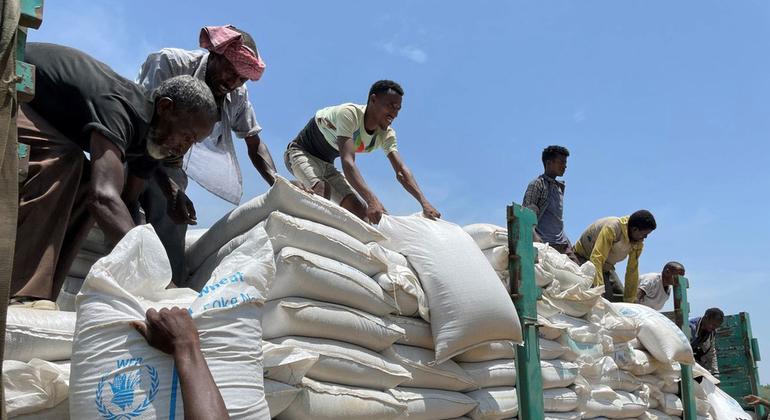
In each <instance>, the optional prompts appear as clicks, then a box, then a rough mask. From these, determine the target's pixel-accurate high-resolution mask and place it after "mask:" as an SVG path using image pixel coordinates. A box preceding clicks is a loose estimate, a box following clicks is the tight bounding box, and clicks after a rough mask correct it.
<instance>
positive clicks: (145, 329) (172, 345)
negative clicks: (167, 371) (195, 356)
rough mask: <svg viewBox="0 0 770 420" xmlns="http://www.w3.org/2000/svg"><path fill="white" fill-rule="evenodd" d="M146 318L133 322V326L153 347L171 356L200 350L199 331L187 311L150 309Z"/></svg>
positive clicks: (175, 308) (174, 308)
mask: <svg viewBox="0 0 770 420" xmlns="http://www.w3.org/2000/svg"><path fill="white" fill-rule="evenodd" d="M146 317H147V320H146V321H144V322H142V321H132V322H131V326H133V327H134V328H135V329H136V330H137V331H139V334H142V336H143V337H144V338H145V340H147V343H148V344H149V345H151V346H152V347H154V348H156V349H158V350H160V351H162V352H164V353H167V354H170V355H175V354H178V353H179V352H185V351H189V350H199V349H200V340H199V338H198V329H197V328H196V327H195V323H194V322H193V320H192V317H191V316H190V313H189V312H187V310H186V309H182V308H177V307H173V308H171V309H168V308H163V309H161V310H160V312H159V311H156V310H155V309H148V310H147V314H146Z"/></svg>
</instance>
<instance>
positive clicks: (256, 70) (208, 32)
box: [200, 25, 265, 81]
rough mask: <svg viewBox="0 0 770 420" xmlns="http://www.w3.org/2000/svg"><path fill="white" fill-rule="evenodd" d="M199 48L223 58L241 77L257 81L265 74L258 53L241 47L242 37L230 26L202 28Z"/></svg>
mask: <svg viewBox="0 0 770 420" xmlns="http://www.w3.org/2000/svg"><path fill="white" fill-rule="evenodd" d="M200 46H201V48H205V49H207V50H209V51H211V52H214V53H217V54H219V55H222V56H224V57H225V58H226V59H227V61H229V62H230V63H231V64H232V65H233V67H235V70H236V71H237V72H238V74H240V75H241V76H242V77H245V78H247V79H249V80H255V81H256V80H259V78H260V77H262V73H264V72H265V63H264V62H263V61H262V58H260V57H259V51H252V50H251V48H249V47H247V46H245V45H243V37H242V36H241V34H240V33H239V32H238V31H236V30H235V29H234V27H233V26H232V25H225V26H204V27H203V28H202V29H201V35H200Z"/></svg>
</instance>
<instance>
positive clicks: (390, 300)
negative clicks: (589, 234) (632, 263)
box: [4, 179, 741, 420]
mask: <svg viewBox="0 0 770 420" xmlns="http://www.w3.org/2000/svg"><path fill="white" fill-rule="evenodd" d="M535 246H536V248H537V250H538V255H539V259H538V262H537V264H536V267H535V274H536V282H537V284H538V285H539V286H540V287H542V288H543V298H542V300H541V301H539V303H538V319H539V321H540V323H541V327H540V339H539V344H540V358H541V362H540V368H541V373H542V377H543V390H542V392H543V398H544V403H545V409H546V415H545V418H546V419H604V418H612V419H625V418H640V419H658V420H664V419H676V418H679V416H681V414H682V404H681V400H680V399H679V397H678V395H677V394H678V392H679V391H678V388H679V387H678V382H679V379H680V373H679V371H678V368H677V367H678V363H689V364H692V363H693V360H692V351H691V350H690V348H689V343H687V341H686V339H683V338H682V337H683V336H681V332H679V331H678V329H677V328H676V327H675V326H674V325H673V324H672V323H671V322H669V321H668V320H667V319H665V317H662V316H661V315H659V314H656V313H650V312H649V311H647V310H646V308H641V307H639V306H637V305H625V304H618V305H614V304H610V303H608V302H607V301H605V300H604V299H602V298H601V293H602V291H603V288H592V287H591V282H592V280H591V279H592V278H593V271H592V270H593V266H592V265H591V264H590V263H587V264H586V265H584V266H582V267H580V266H577V265H576V264H574V263H572V262H571V261H570V260H569V259H567V258H566V257H565V256H563V255H561V254H559V253H558V252H556V251H555V250H553V249H551V248H550V247H548V246H547V245H542V244H536V245H535ZM186 249H187V258H188V267H189V268H190V269H191V272H190V276H189V280H188V284H187V286H188V287H190V288H179V289H168V290H167V289H165V286H166V284H168V282H169V280H170V277H171V270H170V267H169V264H168V260H167V259H166V258H165V253H164V252H163V248H162V245H161V244H160V242H159V240H158V239H157V236H155V234H154V232H153V230H152V228H151V227H150V226H141V227H137V228H135V229H134V230H132V231H131V232H130V233H129V234H128V235H127V236H126V237H125V238H124V239H123V241H121V242H120V243H119V244H118V245H117V246H116V247H115V249H114V250H113V252H112V253H110V254H109V255H107V256H106V257H105V258H102V259H100V260H98V261H97V262H96V263H95V264H94V265H93V267H91V268H90V269H89V271H88V273H87V276H86V280H85V282H84V284H83V286H82V289H81V290H80V294H79V295H78V297H77V299H76V303H77V305H76V309H77V316H76V315H75V313H72V312H70V313H68V312H54V311H50V312H48V311H33V312H26V311H30V310H26V309H18V308H12V310H10V311H9V315H8V319H9V322H8V325H9V327H8V336H7V338H6V342H7V344H6V354H7V355H11V357H12V358H14V359H13V360H6V361H5V363H4V367H5V369H6V372H9V374H7V375H5V376H4V387H5V389H6V392H7V395H8V401H9V405H8V407H9V414H10V415H11V417H12V418H43V419H46V418H52V419H53V418H57V419H66V418H70V416H71V418H78V419H91V418H93V419H97V418H104V417H105V416H107V417H109V416H110V415H112V416H113V417H115V416H118V415H124V416H128V417H131V418H161V419H163V418H171V417H177V418H181V416H183V406H182V398H181V396H180V395H179V394H178V393H179V391H178V390H177V389H176V388H173V387H172V385H171V384H172V379H173V378H174V374H173V373H172V366H171V363H170V362H171V361H170V359H169V357H168V356H167V355H165V354H163V353H161V352H159V351H156V350H154V349H153V348H151V347H149V346H148V345H147V343H146V341H144V339H143V338H142V337H141V336H140V335H139V334H138V333H137V332H136V331H134V330H133V329H132V328H131V326H130V325H129V322H130V321H132V320H139V319H143V317H144V312H145V311H146V309H148V308H150V307H154V308H161V307H169V306H181V307H185V308H189V309H190V311H191V314H192V315H193V318H194V320H195V322H196V324H197V326H198V328H199V330H200V331H201V346H202V350H203V353H204V356H205V357H206V358H207V362H208V365H209V368H210V369H211V371H212V375H213V377H214V379H215V381H216V382H217V384H218V385H219V386H220V390H221V392H222V396H223V398H224V400H225V403H226V405H227V407H228V410H229V411H230V415H231V417H232V418H244V419H246V418H248V419H266V418H270V417H272V418H279V419H290V420H291V419H300V420H304V419H314V420H326V419H361V420H389V419H405V418H408V419H417V420H439V419H453V418H471V419H474V420H479V419H493V420H497V419H510V418H516V416H517V415H518V411H519V401H518V395H517V390H516V387H515V385H516V374H517V372H516V367H515V349H516V345H518V344H519V343H520V342H521V339H522V332H521V326H520V324H519V320H518V316H517V313H516V310H515V308H514V306H513V303H512V302H511V299H510V296H509V294H508V293H507V292H506V290H505V289H506V286H507V285H508V275H507V255H508V250H507V234H506V231H505V230H504V229H503V228H499V227H496V226H494V225H487V224H477V225H471V226H466V227H465V228H461V227H459V226H457V225H455V224H452V223H449V222H447V221H443V220H437V221H431V220H428V219H425V218H424V217H422V216H421V215H414V216H406V217H395V216H389V215H385V216H383V219H382V221H381V222H380V224H379V225H378V226H377V227H376V228H375V227H373V226H371V225H369V224H368V223H365V222H363V221H361V220H360V219H358V218H357V217H356V216H354V215H353V214H351V213H350V212H348V211H346V210H344V209H342V208H341V207H339V206H337V205H335V204H333V203H331V202H330V201H328V200H325V199H323V198H320V197H317V196H313V195H310V194H307V193H305V192H303V191H301V190H299V189H298V188H296V187H294V186H293V185H292V184H290V183H289V182H287V181H286V180H283V179H279V180H278V181H277V182H276V183H275V185H274V186H273V187H272V188H271V189H270V190H269V191H268V192H267V193H265V194H263V195H262V196H259V197H256V198H254V199H253V200H251V201H249V202H247V203H245V204H243V205H241V206H239V207H237V208H235V209H234V210H233V211H231V212H230V213H228V214H227V215H226V216H225V217H223V218H222V219H221V220H220V221H218V222H217V223H215V224H214V225H213V226H212V227H211V228H210V229H208V230H198V231H191V233H190V235H189V238H188V243H187V244H186ZM74 307H75V305H73V308H74ZM214 330H216V331H217V333H216V334H207V332H208V331H214ZM653 344H654V345H653ZM223 351H224V352H226V353H227V354H231V355H237V358H236V359H237V360H233V359H232V358H228V360H227V363H225V361H224V360H222V359H220V358H218V357H217V355H218V354H222V352H223ZM70 361H71V363H72V365H71V369H70V364H69V363H70ZM234 367H235V368H234ZM714 381H715V380H714ZM706 382H707V380H704V385H698V386H697V387H696V388H697V391H698V397H699V398H698V410H699V414H701V418H703V419H716V420H719V419H721V418H724V417H720V416H719V415H718V414H719V413H722V414H724V413H727V414H724V415H734V414H735V413H736V412H737V411H735V410H736V408H735V404H734V401H733V402H732V403H731V401H732V400H730V399H729V397H726V395H723V393H720V392H719V390H718V389H717V388H716V387H714V386H713V385H712V386H709V384H711V382H708V383H706ZM535 392H537V391H535ZM129 397H130V398H129ZM25 416H33V417H25ZM128 417H126V418H128ZM115 418H117V417H115ZM737 418H741V417H737Z"/></svg>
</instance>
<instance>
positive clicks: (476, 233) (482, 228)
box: [463, 223, 508, 249]
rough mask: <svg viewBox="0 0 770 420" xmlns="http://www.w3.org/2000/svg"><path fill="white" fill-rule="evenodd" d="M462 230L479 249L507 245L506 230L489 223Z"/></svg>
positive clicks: (470, 226)
mask: <svg viewBox="0 0 770 420" xmlns="http://www.w3.org/2000/svg"><path fill="white" fill-rule="evenodd" d="M463 230H464V231H465V233H467V234H468V235H469V236H470V237H471V238H472V239H473V242H475V243H476V245H477V246H478V247H479V248H480V249H489V248H494V247H496V246H500V245H507V244H508V229H506V228H504V227H502V226H495V225H492V224H489V223H474V224H472V225H467V226H463Z"/></svg>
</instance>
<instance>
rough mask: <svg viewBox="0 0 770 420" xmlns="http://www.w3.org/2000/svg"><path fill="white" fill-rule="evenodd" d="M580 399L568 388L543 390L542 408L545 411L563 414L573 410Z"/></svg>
mask: <svg viewBox="0 0 770 420" xmlns="http://www.w3.org/2000/svg"><path fill="white" fill-rule="evenodd" d="M579 403H580V399H579V398H578V395H577V393H576V392H575V391H573V390H571V389H569V388H554V389H546V390H543V408H544V409H545V411H550V412H554V413H563V412H569V411H572V410H575V409H576V408H577V407H578V404H579Z"/></svg>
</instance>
